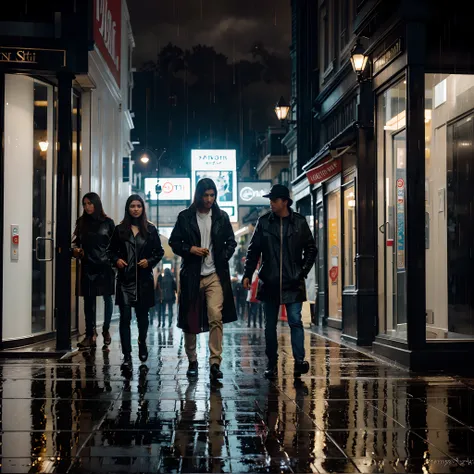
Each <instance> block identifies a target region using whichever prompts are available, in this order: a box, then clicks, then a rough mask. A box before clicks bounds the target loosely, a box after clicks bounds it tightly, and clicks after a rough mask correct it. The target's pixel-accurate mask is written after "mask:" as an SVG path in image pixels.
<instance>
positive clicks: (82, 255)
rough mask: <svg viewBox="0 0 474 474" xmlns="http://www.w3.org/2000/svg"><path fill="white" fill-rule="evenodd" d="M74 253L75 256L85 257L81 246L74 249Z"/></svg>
mask: <svg viewBox="0 0 474 474" xmlns="http://www.w3.org/2000/svg"><path fill="white" fill-rule="evenodd" d="M72 255H73V257H74V258H84V250H83V249H80V248H75V249H73V251H72Z"/></svg>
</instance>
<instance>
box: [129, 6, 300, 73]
mask: <svg viewBox="0 0 474 474" xmlns="http://www.w3.org/2000/svg"><path fill="white" fill-rule="evenodd" d="M127 3H128V7H129V9H130V16H131V21H132V28H133V33H134V36H135V41H136V49H135V52H134V63H135V66H136V67H140V65H141V64H143V62H145V61H148V60H154V59H155V58H156V55H157V52H158V51H159V50H160V49H161V48H162V47H163V46H165V45H166V44H167V43H169V42H171V43H174V44H176V45H177V46H180V47H181V48H188V47H190V46H193V45H195V44H199V43H200V44H206V45H208V46H214V48H215V49H216V51H217V52H220V53H224V54H225V55H226V56H228V57H229V60H230V61H232V59H236V60H239V59H242V58H244V57H248V58H249V59H250V54H249V51H250V49H251V46H252V44H254V43H255V42H257V41H260V42H262V43H263V44H264V45H265V47H266V48H267V49H268V50H269V51H270V52H273V53H275V54H277V55H279V56H288V55H289V45H290V43H291V15H290V0H127Z"/></svg>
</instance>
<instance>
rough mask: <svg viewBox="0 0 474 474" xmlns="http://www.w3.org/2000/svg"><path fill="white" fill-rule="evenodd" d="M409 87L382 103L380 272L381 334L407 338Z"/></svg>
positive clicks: (394, 89)
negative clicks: (407, 101) (407, 123)
mask: <svg viewBox="0 0 474 474" xmlns="http://www.w3.org/2000/svg"><path fill="white" fill-rule="evenodd" d="M405 107H406V86H405V81H400V82H398V83H397V84H395V85H394V86H392V87H391V88H390V89H388V90H387V91H385V92H384V93H383V94H382V95H381V96H379V99H378V117H379V121H380V122H379V126H378V132H377V133H378V135H377V146H378V151H377V160H378V166H377V169H378V171H377V174H378V202H379V209H378V225H379V233H378V269H379V276H378V281H379V327H380V332H381V333H385V334H386V335H388V336H392V337H396V338H399V339H406V338H407V314H406V303H407V302H406V295H407V291H406V265H405V261H406V250H405V249H406V239H405V234H406V192H407V188H406V128H405V127H406V117H405Z"/></svg>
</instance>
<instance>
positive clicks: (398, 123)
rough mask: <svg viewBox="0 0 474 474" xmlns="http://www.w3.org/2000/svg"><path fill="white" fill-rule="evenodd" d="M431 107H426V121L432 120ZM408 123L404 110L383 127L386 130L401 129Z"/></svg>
mask: <svg viewBox="0 0 474 474" xmlns="http://www.w3.org/2000/svg"><path fill="white" fill-rule="evenodd" d="M431 114H432V111H431V109H425V123H430V122H431ZM405 124H406V111H405V110H402V111H401V112H400V113H399V114H397V115H395V117H392V118H391V119H390V120H388V121H387V122H386V124H385V126H384V127H383V128H384V130H400V129H401V128H403V127H405Z"/></svg>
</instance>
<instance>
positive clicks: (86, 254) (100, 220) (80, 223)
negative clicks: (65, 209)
mask: <svg viewBox="0 0 474 474" xmlns="http://www.w3.org/2000/svg"><path fill="white" fill-rule="evenodd" d="M82 207H83V209H84V212H83V214H82V215H81V217H79V219H77V222H76V228H75V230H74V234H73V240H72V243H73V256H74V257H75V258H77V259H79V260H81V277H80V292H79V294H80V295H81V296H83V297H84V313H85V317H86V335H85V337H84V339H83V340H82V341H81V342H79V343H78V344H77V345H78V347H79V348H81V349H87V348H90V347H95V346H96V337H97V331H96V299H97V296H103V298H104V325H103V328H102V335H103V337H104V345H105V346H108V345H109V344H110V342H111V337H110V332H109V328H110V320H111V319H112V312H113V302H112V295H113V294H114V280H115V274H114V270H113V268H112V266H111V265H110V261H109V259H108V257H107V253H106V251H107V246H108V244H109V240H110V238H111V237H112V233H113V231H114V228H115V224H114V221H113V220H112V219H111V218H110V217H107V215H106V214H105V212H104V209H103V207H102V201H101V200H100V197H99V196H98V195H97V194H96V193H87V194H86V195H84V197H83V198H82Z"/></svg>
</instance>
